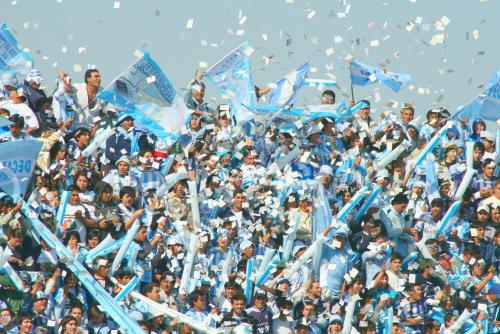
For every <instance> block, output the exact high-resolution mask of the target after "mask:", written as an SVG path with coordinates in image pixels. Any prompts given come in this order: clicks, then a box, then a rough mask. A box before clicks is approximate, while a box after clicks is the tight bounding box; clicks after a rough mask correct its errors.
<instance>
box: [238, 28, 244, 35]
mask: <svg viewBox="0 0 500 334" xmlns="http://www.w3.org/2000/svg"><path fill="white" fill-rule="evenodd" d="M244 34H245V30H243V29H239V30H236V36H243V35H244Z"/></svg>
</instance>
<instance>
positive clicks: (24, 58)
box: [0, 23, 33, 76]
mask: <svg viewBox="0 0 500 334" xmlns="http://www.w3.org/2000/svg"><path fill="white" fill-rule="evenodd" d="M32 67H33V59H32V58H31V57H30V56H29V55H28V54H27V53H26V52H24V51H21V50H20V49H19V47H18V43H17V41H16V39H15V38H14V36H13V35H12V34H11V32H10V30H9V28H8V27H7V24H5V23H4V24H2V26H1V27H0V70H4V71H14V72H16V73H18V74H20V75H23V76H24V75H26V74H28V72H29V71H30V70H31V68H32Z"/></svg>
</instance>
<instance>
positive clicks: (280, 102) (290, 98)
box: [269, 63, 311, 108]
mask: <svg viewBox="0 0 500 334" xmlns="http://www.w3.org/2000/svg"><path fill="white" fill-rule="evenodd" d="M310 67H311V64H310V63H304V64H303V65H302V66H300V67H299V68H297V69H295V70H293V71H292V72H290V73H288V74H287V75H286V76H285V77H284V78H283V79H281V80H280V81H278V82H277V83H276V88H275V89H273V90H272V92H271V98H270V100H269V106H277V107H280V108H283V107H285V106H288V105H290V104H292V103H294V102H295V99H296V97H297V92H298V91H299V90H300V89H301V88H302V86H303V85H304V80H305V79H306V78H307V74H308V73H309V68H310Z"/></svg>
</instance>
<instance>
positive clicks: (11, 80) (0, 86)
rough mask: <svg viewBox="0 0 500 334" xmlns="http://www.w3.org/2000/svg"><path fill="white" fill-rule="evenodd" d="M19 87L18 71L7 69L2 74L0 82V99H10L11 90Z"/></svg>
mask: <svg viewBox="0 0 500 334" xmlns="http://www.w3.org/2000/svg"><path fill="white" fill-rule="evenodd" d="M18 87H19V81H18V80H17V76H16V73H15V72H14V71H5V72H4V73H3V74H2V82H1V83H0V101H2V100H7V99H9V95H10V92H11V91H13V90H16V89H17V88H18Z"/></svg>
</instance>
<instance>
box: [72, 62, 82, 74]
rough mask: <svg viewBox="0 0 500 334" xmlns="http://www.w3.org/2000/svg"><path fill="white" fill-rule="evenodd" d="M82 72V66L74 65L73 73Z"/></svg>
mask: <svg viewBox="0 0 500 334" xmlns="http://www.w3.org/2000/svg"><path fill="white" fill-rule="evenodd" d="M81 71H82V67H81V66H80V64H75V65H73V72H75V73H80V72H81Z"/></svg>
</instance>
